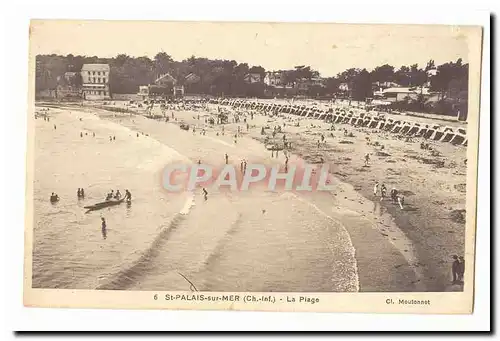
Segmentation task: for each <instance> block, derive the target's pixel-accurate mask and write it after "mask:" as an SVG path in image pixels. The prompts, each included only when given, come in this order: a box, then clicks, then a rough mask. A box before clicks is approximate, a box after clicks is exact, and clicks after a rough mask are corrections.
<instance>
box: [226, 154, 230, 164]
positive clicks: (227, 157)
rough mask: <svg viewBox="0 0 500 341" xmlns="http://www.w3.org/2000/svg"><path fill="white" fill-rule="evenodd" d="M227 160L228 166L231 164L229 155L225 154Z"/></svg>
mask: <svg viewBox="0 0 500 341" xmlns="http://www.w3.org/2000/svg"><path fill="white" fill-rule="evenodd" d="M225 158H226V165H227V164H229V156H228V155H227V153H226V154H225Z"/></svg>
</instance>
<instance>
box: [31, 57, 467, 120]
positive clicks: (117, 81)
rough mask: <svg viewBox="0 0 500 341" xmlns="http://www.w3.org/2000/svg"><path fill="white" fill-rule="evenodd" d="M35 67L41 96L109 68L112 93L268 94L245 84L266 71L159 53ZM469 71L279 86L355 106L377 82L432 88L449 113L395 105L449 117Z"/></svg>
mask: <svg viewBox="0 0 500 341" xmlns="http://www.w3.org/2000/svg"><path fill="white" fill-rule="evenodd" d="M36 61H37V70H36V71H37V72H36V90H37V91H40V90H46V89H54V88H55V87H57V85H58V84H61V83H65V82H68V81H67V80H66V79H65V78H64V74H65V72H67V71H70V72H71V71H72V72H79V71H80V70H81V68H82V65H83V64H93V63H106V64H109V65H110V78H109V84H110V91H111V93H137V92H138V90H139V86H140V85H147V84H152V83H153V82H154V81H155V79H156V78H157V77H158V76H159V75H162V74H166V73H169V74H170V75H172V76H173V77H174V78H175V79H176V80H177V82H178V84H179V85H184V87H185V90H186V92H187V93H196V94H210V95H215V96H220V95H224V96H251V97H262V96H264V95H265V93H266V92H265V90H266V86H265V85H264V84H263V83H262V82H256V83H249V82H247V81H246V80H245V77H246V76H247V75H248V74H249V73H252V74H257V75H259V77H260V79H261V80H263V79H264V77H265V74H266V70H265V69H264V68H263V67H262V66H250V65H248V64H247V63H238V62H236V61H235V60H217V59H208V58H201V57H195V56H191V57H190V58H187V59H185V60H182V61H175V60H174V59H173V58H172V57H171V56H170V55H168V54H167V53H165V52H159V53H157V54H156V55H155V57H154V58H153V59H151V58H149V57H132V56H128V55H126V54H119V55H117V56H116V57H113V58H100V57H97V56H92V57H89V56H74V55H72V54H68V55H67V56H61V55H56V54H52V55H38V56H37V57H36ZM430 70H435V72H434V75H433V76H429V71H430ZM468 70H469V66H468V64H464V63H462V59H458V60H457V61H455V62H453V61H450V62H448V63H444V64H442V65H435V63H434V60H429V62H428V63H427V64H426V65H425V67H423V68H422V67H419V65H417V64H413V65H409V66H406V65H403V66H400V67H399V68H398V69H396V68H395V67H394V66H392V65H389V64H385V65H381V66H378V67H376V68H374V69H373V70H372V71H368V70H367V69H359V68H350V69H347V70H345V71H343V72H341V73H338V74H337V75H336V76H334V77H328V78H324V79H322V80H321V84H320V83H318V82H310V81H311V80H314V79H316V80H317V79H319V77H320V73H319V72H318V71H316V70H313V69H312V68H311V67H310V66H305V65H302V66H297V67H295V68H294V69H292V70H286V71H283V72H281V73H280V74H281V82H280V83H281V84H284V85H292V87H294V86H297V85H298V84H300V83H301V82H302V83H303V82H306V84H308V85H307V86H306V87H305V88H302V90H301V93H300V94H302V95H306V96H312V97H317V96H335V97H345V98H351V99H353V100H365V99H366V98H371V97H373V95H374V92H375V91H377V90H378V89H377V86H375V85H374V84H375V83H376V82H378V83H379V84H381V83H382V84H383V83H389V82H393V83H396V84H398V85H399V86H403V87H415V88H418V87H422V86H424V85H426V84H430V90H431V91H434V92H436V93H438V94H439V96H440V99H439V103H440V104H439V105H441V106H442V107H443V108H444V107H446V108H444V109H443V108H426V103H425V100H424V99H423V98H422V99H420V100H417V101H415V100H411V99H408V100H406V103H398V104H394V105H400V106H401V105H403V106H405V105H406V106H412V105H413V106H416V109H419V110H427V111H429V110H431V109H434V110H437V111H439V110H444V111H449V110H454V109H453V108H455V107H456V106H457V105H458V106H460V107H465V108H466V107H467V105H466V104H467V94H468ZM308 81H309V83H307V82H308ZM70 82H72V83H73V84H71V85H74V86H76V87H78V86H79V85H81V78H80V77H79V75H78V74H77V76H76V77H74V78H73V79H72V80H71V81H70ZM341 85H343V86H341ZM403 102H405V101H403ZM415 102H417V103H415ZM434 106H436V105H434ZM450 106H451V109H450ZM465 110H466V109H465Z"/></svg>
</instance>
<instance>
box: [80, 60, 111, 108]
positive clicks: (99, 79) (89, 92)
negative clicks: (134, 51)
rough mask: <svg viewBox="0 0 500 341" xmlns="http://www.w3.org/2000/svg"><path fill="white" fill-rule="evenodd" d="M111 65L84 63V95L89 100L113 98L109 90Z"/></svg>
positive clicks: (82, 72) (81, 72)
mask: <svg viewBox="0 0 500 341" xmlns="http://www.w3.org/2000/svg"><path fill="white" fill-rule="evenodd" d="M109 70H110V69H109V65H108V64H83V66H82V70H81V71H80V74H81V76H82V96H83V98H84V99H89V100H103V99H109V98H111V93H110V91H109Z"/></svg>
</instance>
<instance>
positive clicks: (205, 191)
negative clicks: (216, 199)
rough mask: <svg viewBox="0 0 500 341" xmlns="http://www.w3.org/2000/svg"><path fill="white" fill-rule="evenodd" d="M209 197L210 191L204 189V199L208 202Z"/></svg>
mask: <svg viewBox="0 0 500 341" xmlns="http://www.w3.org/2000/svg"><path fill="white" fill-rule="evenodd" d="M207 196H208V191H207V190H206V189H205V188H203V198H204V199H205V200H207Z"/></svg>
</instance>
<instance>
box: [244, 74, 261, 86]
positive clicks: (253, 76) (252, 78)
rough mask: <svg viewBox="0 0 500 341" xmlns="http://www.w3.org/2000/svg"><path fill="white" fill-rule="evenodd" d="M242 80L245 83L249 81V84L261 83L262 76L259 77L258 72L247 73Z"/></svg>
mask: <svg viewBox="0 0 500 341" xmlns="http://www.w3.org/2000/svg"><path fill="white" fill-rule="evenodd" d="M243 80H244V81H245V82H246V83H249V84H254V83H261V82H262V78H261V75H260V73H247V74H246V75H245V77H244V78H243Z"/></svg>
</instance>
